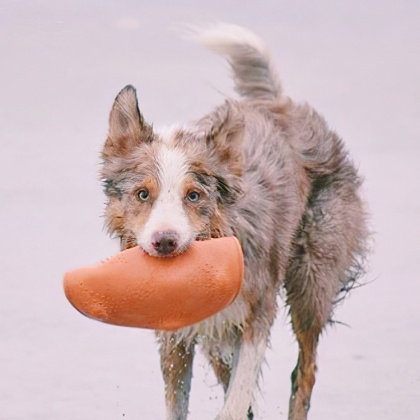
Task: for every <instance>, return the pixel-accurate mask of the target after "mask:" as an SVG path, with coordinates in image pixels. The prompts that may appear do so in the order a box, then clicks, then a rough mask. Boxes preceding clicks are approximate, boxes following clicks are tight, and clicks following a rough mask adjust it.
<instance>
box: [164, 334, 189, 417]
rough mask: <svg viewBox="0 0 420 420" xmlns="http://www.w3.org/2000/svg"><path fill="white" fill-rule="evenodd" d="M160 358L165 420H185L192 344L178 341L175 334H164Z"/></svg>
mask: <svg viewBox="0 0 420 420" xmlns="http://www.w3.org/2000/svg"><path fill="white" fill-rule="evenodd" d="M160 357H161V359H160V360H161V369H162V374H163V380H164V381H165V401H166V419H167V420H185V419H186V418H187V415H188V401H189V396H190V389H191V378H192V365H193V359H194V342H191V343H186V342H185V341H183V340H181V341H178V340H177V338H176V335H175V334H168V335H166V334H165V335H164V336H163V337H162V338H161V346H160Z"/></svg>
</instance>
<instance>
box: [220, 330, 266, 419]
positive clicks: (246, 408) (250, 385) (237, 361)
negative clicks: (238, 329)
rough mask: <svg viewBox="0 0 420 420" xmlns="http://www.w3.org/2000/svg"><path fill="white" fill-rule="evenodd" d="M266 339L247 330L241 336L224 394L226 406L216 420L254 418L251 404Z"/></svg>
mask: <svg viewBox="0 0 420 420" xmlns="http://www.w3.org/2000/svg"><path fill="white" fill-rule="evenodd" d="M266 347H267V337H264V336H263V335H256V334H252V332H251V331H250V330H245V331H244V332H243V334H242V336H241V337H238V341H237V345H236V347H235V349H234V353H233V362H232V371H231V375H230V380H229V386H228V388H227V391H226V395H225V404H224V406H223V408H222V410H221V411H220V413H219V414H218V416H217V417H216V419H217V420H245V419H252V418H253V413H252V409H251V404H252V402H253V398H254V391H255V389H256V387H257V384H258V378H259V374H260V370H261V364H262V362H263V360H264V354H265V350H266Z"/></svg>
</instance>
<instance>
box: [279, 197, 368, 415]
mask: <svg viewBox="0 0 420 420" xmlns="http://www.w3.org/2000/svg"><path fill="white" fill-rule="evenodd" d="M343 196H344V197H345V198H346V201H344V200H343V198H342V197H343ZM366 232H367V230H366V226H365V216H364V213H363V211H362V208H361V203H360V201H359V200H358V199H357V197H356V196H355V194H352V193H351V190H350V192H347V194H346V195H345V194H344V193H343V190H339V189H336V190H334V189H331V191H330V192H329V194H327V193H323V195H322V197H320V198H318V197H316V196H313V197H312V200H311V202H310V206H309V208H308V209H307V211H306V213H305V215H304V216H303V219H302V222H301V225H300V227H299V229H298V233H297V236H296V238H295V240H294V252H293V255H292V258H291V260H290V265H289V268H288V271H287V275H286V279H285V287H286V291H287V303H288V304H289V306H290V315H291V319H292V325H293V330H294V332H295V334H296V338H297V341H298V343H299V357H298V362H297V365H296V368H295V369H294V371H293V373H292V395H291V397H290V404H289V420H303V419H306V418H307V412H308V410H309V406H310V399H311V393H312V388H313V386H314V383H315V371H316V349H317V345H318V339H319V336H320V334H321V332H322V330H323V329H324V327H325V326H326V325H327V323H328V322H329V321H330V320H331V317H332V312H333V306H334V303H335V301H336V300H337V295H338V294H339V292H340V290H345V289H346V288H348V285H349V282H350V284H351V281H352V280H354V279H355V278H356V277H357V274H358V273H357V270H358V269H359V268H360V266H359V265H358V262H357V261H358V258H359V257H361V256H363V251H364V249H363V248H364V244H365V240H366ZM359 274H360V273H359Z"/></svg>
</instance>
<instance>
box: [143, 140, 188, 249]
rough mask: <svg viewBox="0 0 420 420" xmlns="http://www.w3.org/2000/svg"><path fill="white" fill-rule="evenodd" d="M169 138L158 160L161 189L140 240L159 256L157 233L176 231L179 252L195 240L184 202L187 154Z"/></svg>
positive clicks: (144, 247) (162, 147)
mask: <svg viewBox="0 0 420 420" xmlns="http://www.w3.org/2000/svg"><path fill="white" fill-rule="evenodd" d="M167 143H169V139H168V138H167V141H166V142H165V143H164V144H162V146H161V148H160V150H159V155H158V159H157V165H158V180H159V184H160V192H159V196H158V197H157V199H156V201H155V202H154V204H153V208H152V212H151V213H150V217H149V219H148V221H147V222H146V224H145V226H144V229H143V231H142V232H141V233H140V234H139V235H138V237H137V241H138V243H139V244H140V246H141V247H142V248H143V249H144V250H145V251H146V252H148V253H149V254H151V255H156V250H155V249H154V247H153V245H152V242H153V239H152V238H153V235H154V234H156V233H159V232H165V231H174V232H176V233H177V235H178V237H179V248H178V252H179V251H181V252H182V251H183V250H185V249H186V248H187V247H188V246H189V245H190V244H191V242H192V241H193V240H194V232H193V229H192V227H191V225H190V223H189V219H188V217H187V215H186V213H185V209H184V205H183V200H184V196H183V193H184V191H183V186H184V180H185V176H186V175H187V172H188V164H187V158H186V156H185V154H184V153H183V152H182V151H181V150H179V149H176V148H173V147H170V146H169V144H167Z"/></svg>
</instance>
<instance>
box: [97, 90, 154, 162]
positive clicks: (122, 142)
mask: <svg viewBox="0 0 420 420" xmlns="http://www.w3.org/2000/svg"><path fill="white" fill-rule="evenodd" d="M152 135H153V130H152V127H151V126H149V125H148V124H147V123H146V122H145V121H144V118H143V116H142V115H141V113H140V110H139V107H138V102H137V95H136V89H135V88H134V87H133V86H131V85H127V86H126V87H125V88H124V89H123V90H122V91H121V92H120V93H119V94H118V95H117V97H116V98H115V101H114V105H113V106H112V110H111V113H110V115H109V132H108V137H107V140H106V142H105V145H104V148H103V151H102V157H103V158H104V159H105V160H107V158H110V157H121V156H124V155H126V154H127V153H129V152H131V151H132V150H133V149H134V148H135V147H136V146H138V145H139V144H141V143H142V142H146V141H150V140H151V139H152Z"/></svg>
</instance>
